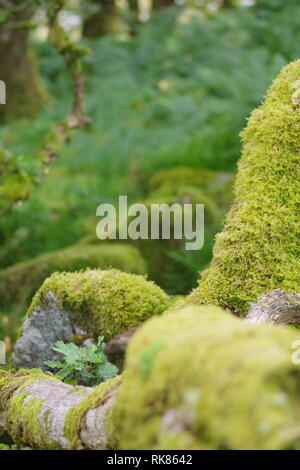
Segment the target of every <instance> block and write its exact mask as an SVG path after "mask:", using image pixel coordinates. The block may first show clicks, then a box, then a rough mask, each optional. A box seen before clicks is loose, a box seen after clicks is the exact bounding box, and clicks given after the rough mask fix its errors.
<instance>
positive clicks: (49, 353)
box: [13, 292, 85, 370]
mask: <svg viewBox="0 0 300 470" xmlns="http://www.w3.org/2000/svg"><path fill="white" fill-rule="evenodd" d="M82 333H85V332H83V331H82V330H80V329H79V328H77V327H76V325H74V323H73V322H72V315H71V313H70V312H68V311H66V310H63V309H60V308H58V306H57V299H56V297H55V296H54V295H53V293H52V292H48V293H47V294H46V296H45V301H44V303H43V304H42V305H39V306H37V307H36V308H35V310H34V311H33V312H32V313H31V315H30V316H29V317H28V318H26V320H25V322H24V325H23V332H22V336H21V337H20V338H19V339H18V341H17V342H16V345H15V349H14V359H13V362H14V367H16V368H28V369H32V368H38V369H43V370H47V367H46V366H45V365H44V361H48V360H57V359H61V355H60V354H59V353H56V352H55V351H53V350H52V349H51V348H52V346H53V345H54V343H56V342H57V341H64V342H65V343H70V342H72V340H73V336H74V335H75V334H82Z"/></svg>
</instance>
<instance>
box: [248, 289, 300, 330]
mask: <svg viewBox="0 0 300 470" xmlns="http://www.w3.org/2000/svg"><path fill="white" fill-rule="evenodd" d="M246 321H248V322H250V323H275V324H279V325H288V324H300V294H289V293H287V292H285V291H283V290H281V289H275V290H272V291H270V292H268V293H267V294H265V295H262V296H261V297H259V299H258V301H257V303H252V304H251V308H250V310H249V313H248V315H247V317H246Z"/></svg>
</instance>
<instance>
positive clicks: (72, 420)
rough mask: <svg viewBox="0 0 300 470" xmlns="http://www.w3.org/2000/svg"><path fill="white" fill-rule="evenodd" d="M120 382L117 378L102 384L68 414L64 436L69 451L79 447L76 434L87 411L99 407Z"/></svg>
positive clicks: (119, 378)
mask: <svg viewBox="0 0 300 470" xmlns="http://www.w3.org/2000/svg"><path fill="white" fill-rule="evenodd" d="M120 381H121V377H120V376H118V377H114V378H113V379H110V380H107V381H106V382H103V383H102V384H100V385H98V387H95V389H94V390H93V392H91V393H89V394H88V395H86V397H85V398H83V400H81V402H80V403H79V404H78V405H77V406H75V407H74V408H72V409H71V410H70V411H69V412H68V414H67V416H66V420H65V436H66V437H67V439H68V440H69V442H70V448H71V449H78V448H79V447H80V439H79V435H78V433H79V431H80V429H81V423H82V419H83V417H84V416H85V415H86V413H87V412H88V411H89V410H92V409H94V408H97V407H98V406H100V405H101V403H103V402H104V401H105V399H106V398H107V395H108V394H109V393H110V392H112V391H113V390H115V389H116V387H118V385H119V384H120Z"/></svg>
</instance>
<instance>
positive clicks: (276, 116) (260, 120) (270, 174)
mask: <svg viewBox="0 0 300 470" xmlns="http://www.w3.org/2000/svg"><path fill="white" fill-rule="evenodd" d="M299 77H300V61H295V62H292V63H291V64H289V65H288V66H287V67H285V68H283V70H282V71H281V73H280V74H279V76H278V78H277V79H276V80H275V81H274V83H273V84H272V86H271V88H270V90H269V92H268V94H267V97H266V100H265V102H264V103H263V104H262V106H261V107H260V108H258V109H256V110H255V111H254V112H253V113H252V115H251V117H250V119H249V122H248V126H247V127H246V129H245V130H244V131H243V133H242V139H243V147H244V148H243V154H242V157H241V160H240V162H239V167H238V174H237V178H236V183H235V199H234V202H233V205H232V207H231V210H230V212H229V214H228V216H227V220H226V223H225V227H224V229H223V231H222V232H221V233H220V234H219V235H218V236H217V240H216V244H215V248H214V256H213V261H212V263H211V266H210V267H209V269H208V270H206V271H205V272H204V273H203V275H202V278H201V280H200V285H199V287H198V288H197V289H195V290H194V292H193V293H192V294H191V295H190V297H189V299H188V300H189V302H190V303H214V304H218V305H220V306H223V307H227V308H229V309H231V310H232V311H233V312H235V313H237V314H243V315H245V314H246V313H247V310H248V308H249V304H248V303H249V301H256V300H257V298H258V296H259V295H261V294H263V293H266V292H269V291H271V290H273V289H278V288H280V289H283V290H285V291H287V292H299V289H300V276H299V273H300V257H299V255H300V244H299V240H300V217H299V200H300V150H299V149H300V107H299V102H300V101H299V89H300V80H299Z"/></svg>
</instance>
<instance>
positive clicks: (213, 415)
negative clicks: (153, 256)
mask: <svg viewBox="0 0 300 470" xmlns="http://www.w3.org/2000/svg"><path fill="white" fill-rule="evenodd" d="M297 337H298V335H297V332H296V331H293V330H292V329H291V328H289V327H286V328H280V327H277V326H273V325H260V326H259V327H257V326H256V325H251V324H248V323H246V322H244V321H242V320H240V319H238V318H235V317H234V316H232V315H230V314H228V313H225V312H224V311H223V310H221V309H220V308H219V307H215V306H189V307H185V308H183V309H181V310H178V311H176V312H172V313H169V314H165V315H163V316H161V317H159V318H158V317H156V318H152V319H150V320H149V321H147V322H146V323H145V324H144V325H143V326H142V328H140V330H139V331H138V332H137V333H136V334H135V335H134V337H133V338H132V340H131V342H130V344H129V347H128V353H127V357H126V364H125V372H124V374H123V380H122V386H121V388H120V390H119V392H118V395H117V401H116V404H115V406H114V407H113V410H112V412H111V416H110V419H111V420H112V421H111V422H113V423H114V426H115V429H116V435H117V436H118V442H113V445H114V446H115V448H116V446H118V447H119V448H121V449H174V450H179V449H187V450H191V449H236V450H238V449H295V448H297V449H298V448H299V447H300V440H299V436H300V426H299V415H300V409H299V400H298V390H299V384H300V368H299V366H296V365H293V364H292V362H291V352H292V349H291V344H292V342H293V341H294V340H295V339H297ZM158 341H159V342H160V343H161V345H162V346H163V347H161V348H159V350H158V348H157V347H156V346H155V345H157V342H158ZM151 348H154V351H155V354H153V355H152V360H151V367H150V368H148V370H147V374H146V375H145V373H144V370H143V368H141V367H140V365H141V362H142V363H143V361H144V358H145V355H147V357H148V359H149V354H148V353H149V351H150V350H151Z"/></svg>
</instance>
